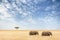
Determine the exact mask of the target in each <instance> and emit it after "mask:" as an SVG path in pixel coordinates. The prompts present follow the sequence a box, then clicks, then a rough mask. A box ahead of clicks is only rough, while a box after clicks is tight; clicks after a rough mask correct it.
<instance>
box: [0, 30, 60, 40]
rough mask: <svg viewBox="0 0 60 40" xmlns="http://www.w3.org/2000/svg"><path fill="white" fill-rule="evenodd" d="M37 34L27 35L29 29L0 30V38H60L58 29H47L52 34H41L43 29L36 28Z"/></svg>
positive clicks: (49, 39)
mask: <svg viewBox="0 0 60 40" xmlns="http://www.w3.org/2000/svg"><path fill="white" fill-rule="evenodd" d="M36 31H38V33H39V35H33V36H31V35H29V32H30V30H0V40H60V31H59V30H48V31H50V32H52V36H41V34H42V32H43V31H44V30H36Z"/></svg>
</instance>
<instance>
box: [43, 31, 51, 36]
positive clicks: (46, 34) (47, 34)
mask: <svg viewBox="0 0 60 40" xmlns="http://www.w3.org/2000/svg"><path fill="white" fill-rule="evenodd" d="M42 36H52V33H51V32H42Z"/></svg>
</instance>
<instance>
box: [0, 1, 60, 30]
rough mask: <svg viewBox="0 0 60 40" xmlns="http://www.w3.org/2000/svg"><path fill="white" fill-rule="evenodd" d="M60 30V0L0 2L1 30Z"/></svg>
mask: <svg viewBox="0 0 60 40" xmlns="http://www.w3.org/2000/svg"><path fill="white" fill-rule="evenodd" d="M15 26H18V27H20V30H27V29H29V30H32V29H33V30H41V29H42V30H43V29H47V30H59V29H60V0H2V1H1V0H0V30H14V29H15V28H14V27H15Z"/></svg>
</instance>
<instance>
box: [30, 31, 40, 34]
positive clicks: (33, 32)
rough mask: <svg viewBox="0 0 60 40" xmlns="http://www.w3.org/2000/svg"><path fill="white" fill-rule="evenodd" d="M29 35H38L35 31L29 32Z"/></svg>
mask: <svg viewBox="0 0 60 40" xmlns="http://www.w3.org/2000/svg"><path fill="white" fill-rule="evenodd" d="M29 35H39V33H38V32H37V31H30V33H29Z"/></svg>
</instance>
